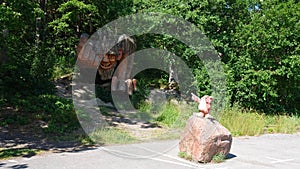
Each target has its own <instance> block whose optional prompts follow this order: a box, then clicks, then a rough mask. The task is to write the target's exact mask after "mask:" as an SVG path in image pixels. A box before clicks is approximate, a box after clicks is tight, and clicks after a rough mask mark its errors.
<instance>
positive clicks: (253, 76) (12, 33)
mask: <svg viewBox="0 0 300 169" xmlns="http://www.w3.org/2000/svg"><path fill="white" fill-rule="evenodd" d="M139 12H163V13H168V14H172V15H175V16H177V17H180V18H183V19H185V20H186V21H189V22H191V23H193V24H194V25H196V26H197V27H198V28H199V29H200V30H202V31H203V33H204V34H205V35H206V36H207V37H208V38H209V39H210V41H211V42H212V44H213V46H214V47H215V49H216V50H217V52H218V53H219V54H220V57H221V60H222V63H223V64H224V68H225V71H226V77H227V93H226V95H227V97H228V100H229V101H228V106H232V105H235V104H237V105H239V106H241V107H242V108H244V109H254V110H257V111H259V112H264V113H269V114H295V113H299V110H300V104H299V103H300V1H299V0H201V1H200V0H199V1H197V0H196V1H195V0H188V1H180V0H171V1H161V0H160V1H158V0H143V1H142V0H123V1H118V0H55V1H54V0H37V1H36V0H2V1H1V4H0V37H1V39H2V40H1V41H0V106H1V107H2V106H3V105H12V106H18V105H34V106H37V105H40V106H44V105H45V104H44V102H45V100H44V99H43V98H45V96H46V94H49V93H53V92H54V91H53V89H54V88H53V83H52V81H53V80H54V79H55V78H56V77H58V76H61V75H63V74H67V73H70V72H72V71H73V68H74V64H75V61H76V57H75V45H76V44H77V43H78V40H79V37H80V34H82V33H88V34H90V35H91V34H93V33H94V32H95V31H96V30H97V29H99V28H101V27H102V26H103V25H105V24H107V23H109V22H110V21H113V20H115V19H117V18H119V17H122V16H126V15H130V14H134V13H139ZM136 39H137V43H138V48H139V49H143V48H148V47H153V48H161V49H168V50H169V51H172V52H174V53H176V55H177V56H180V57H181V58H182V59H183V60H184V61H185V62H186V63H187V64H188V65H189V66H190V67H191V68H192V69H193V73H194V76H195V77H196V78H195V83H196V84H197V86H198V87H199V93H200V94H204V93H210V92H211V91H210V88H209V85H207V84H208V83H209V77H208V75H207V73H206V71H205V70H204V69H203V68H202V67H201V63H199V64H198V63H195V59H193V58H195V56H194V54H193V52H191V49H189V48H188V47H186V46H185V45H184V44H182V43H180V42H177V41H176V40H174V39H172V38H170V37H166V36H163V35H140V36H137V37H136ZM207 86H208V87H207ZM41 96H43V97H41ZM31 97H37V98H39V99H33V100H31V99H30V98H31ZM48 99H49V96H48ZM51 99H53V98H52V97H50V100H51ZM39 102H42V103H39ZM56 106H58V108H60V107H59V106H61V104H56ZM27 107H28V106H27ZM54 108H55V107H54ZM48 110H49V111H51V110H52V109H48ZM29 111H32V112H34V111H33V108H31V109H30V110H29ZM45 111H46V110H45ZM60 120H61V119H60Z"/></svg>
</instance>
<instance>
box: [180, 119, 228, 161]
mask: <svg viewBox="0 0 300 169" xmlns="http://www.w3.org/2000/svg"><path fill="white" fill-rule="evenodd" d="M231 144H232V136H231V133H230V132H229V131H228V130H227V129H226V128H225V127H224V126H222V125H221V124H220V123H219V122H218V121H217V120H216V119H214V118H213V117H212V116H208V117H205V118H203V117H199V116H197V115H196V114H194V115H192V116H191V117H190V118H189V120H188V121H187V125H186V127H185V129H184V132H183V133H182V135H181V138H180V142H179V151H180V152H184V153H185V154H186V155H188V156H190V157H191V158H192V160H193V161H196V162H210V161H211V160H212V158H213V156H214V155H217V154H220V153H222V154H224V155H227V154H228V153H229V151H230V148H231Z"/></svg>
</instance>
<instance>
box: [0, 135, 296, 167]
mask: <svg viewBox="0 0 300 169" xmlns="http://www.w3.org/2000/svg"><path fill="white" fill-rule="evenodd" d="M230 153H231V154H230V156H231V158H230V159H227V160H226V161H225V162H223V163H220V164H195V163H192V162H189V161H185V160H183V159H181V158H179V157H178V156H177V154H178V140H172V141H160V142H153V143H141V144H132V145H122V146H107V147H99V148H96V149H93V150H86V151H80V152H73V153H48V154H44V155H38V156H34V157H31V158H15V159H11V160H5V161H0V168H15V169H23V168H33V169H40V168H41V169H44V168H45V169H54V168H55V169H63V168H66V169H118V168H120V169H135V168H136V169H187V168H191V169H192V168H199V169H267V168H268V169H273V168H275V169H276V168H278V169H282V168H289V169H299V168H300V133H297V134H293V135H286V134H273V135H263V136H259V137H238V138H234V139H233V145H232V149H231V152H230Z"/></svg>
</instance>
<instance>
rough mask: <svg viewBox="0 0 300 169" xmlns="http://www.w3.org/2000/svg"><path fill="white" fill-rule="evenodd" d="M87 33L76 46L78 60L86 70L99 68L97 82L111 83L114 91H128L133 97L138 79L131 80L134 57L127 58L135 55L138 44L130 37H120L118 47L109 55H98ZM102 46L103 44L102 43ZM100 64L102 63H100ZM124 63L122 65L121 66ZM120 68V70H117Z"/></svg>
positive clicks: (108, 53) (110, 51) (109, 51)
mask: <svg viewBox="0 0 300 169" xmlns="http://www.w3.org/2000/svg"><path fill="white" fill-rule="evenodd" d="M88 37H89V36H88V35H87V34H86V33H84V34H82V35H81V36H80V40H79V43H78V45H77V46H76V53H77V59H78V61H79V62H80V64H81V65H83V67H85V68H89V67H90V68H95V66H97V70H98V76H97V79H96V82H98V83H100V84H101V83H102V84H103V83H106V82H108V81H111V89H112V91H126V90H127V92H128V94H129V95H132V91H133V90H136V89H137V87H136V79H130V73H131V70H132V66H133V62H134V60H133V57H128V58H127V59H125V58H126V57H127V56H129V55H131V54H132V53H134V51H135V50H136V44H135V42H134V40H133V39H132V38H131V37H129V36H128V35H125V34H123V35H121V36H119V38H118V40H117V43H116V45H115V46H114V47H113V48H111V49H110V50H108V52H107V53H105V54H101V53H97V52H96V51H97V50H95V49H94V48H95V47H97V46H96V45H95V44H89V42H88ZM100 45H101V43H100ZM99 62H100V63H99ZM121 62H123V63H122V64H120V63H121ZM117 68H118V69H117Z"/></svg>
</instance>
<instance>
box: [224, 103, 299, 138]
mask: <svg viewBox="0 0 300 169" xmlns="http://www.w3.org/2000/svg"><path fill="white" fill-rule="evenodd" d="M220 123H221V124H222V125H224V126H225V127H226V128H227V129H228V130H229V131H230V132H231V133H232V135H233V136H245V135H247V136H255V135H260V134H267V133H295V132H297V131H299V129H300V127H299V126H300V118H299V117H298V116H295V115H293V116H287V115H266V114H259V113H257V112H254V111H251V112H250V111H249V112H246V111H242V110H239V109H237V108H229V109H227V110H226V111H225V112H224V113H223V114H222V116H221V118H220Z"/></svg>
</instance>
